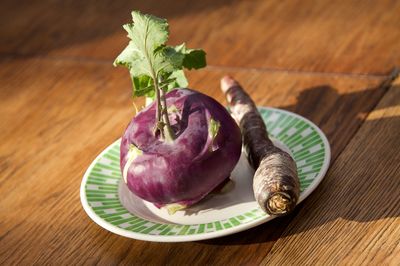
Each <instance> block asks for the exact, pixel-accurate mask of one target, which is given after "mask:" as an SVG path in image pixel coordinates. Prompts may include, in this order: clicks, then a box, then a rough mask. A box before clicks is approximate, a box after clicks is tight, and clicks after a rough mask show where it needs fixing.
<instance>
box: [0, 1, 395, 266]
mask: <svg viewBox="0 0 400 266" xmlns="http://www.w3.org/2000/svg"><path fill="white" fill-rule="evenodd" d="M133 9H139V10H142V11H143V12H147V13H152V14H155V15H157V16H162V17H165V18H167V19H168V20H169V21H170V28H171V38H170V43H172V44H177V43H180V42H182V41H186V43H187V44H188V46H190V47H202V48H204V49H205V50H206V52H207V55H208V57H207V59H208V67H207V68H205V69H203V70H199V71H195V72H190V73H188V76H189V78H190V83H191V87H193V88H196V89H198V90H200V91H202V92H204V93H206V94H209V95H211V96H213V97H215V98H216V99H217V100H218V101H220V102H221V103H224V98H223V95H222V93H221V92H220V90H219V87H218V86H219V79H220V78H221V76H222V75H224V74H231V75H233V76H234V77H236V78H237V79H238V80H239V81H240V82H241V83H242V84H243V85H244V87H245V88H246V89H247V90H248V91H249V93H250V94H251V96H252V97H254V99H255V101H256V103H257V104H258V105H265V106H273V107H279V108H283V109H287V110H291V111H294V112H296V113H299V114H300V115H303V116H305V117H307V118H308V119H310V120H312V121H313V122H315V123H316V124H317V125H318V126H319V127H321V129H322V130H323V131H324V132H325V134H326V135H327V137H328V139H329V142H330V144H331V147H332V161H331V166H330V169H329V171H328V173H327V175H326V177H325V179H324V180H323V182H322V183H321V184H320V186H319V187H318V188H317V189H316V190H315V191H314V192H313V193H312V194H311V196H310V197H309V198H307V200H305V201H304V202H303V203H302V204H300V205H299V206H298V207H297V209H296V211H295V212H294V213H293V214H291V215H290V216H287V217H283V218H279V219H275V220H273V221H271V222H268V223H266V224H263V225H260V226H258V227H256V228H253V229H250V230H248V231H244V232H241V233H237V234H234V235H230V236H227V237H222V238H218V239H212V240H207V241H198V242H187V243H151V242H143V241H138V240H132V239H127V238H124V237H121V236H118V235H115V234H113V233H110V232H108V231H106V230H104V229H102V228H101V227H99V226H98V225H96V224H95V223H94V222H92V220H91V219H90V218H89V217H88V216H87V215H86V213H85V212H84V210H83V208H82V206H81V203H80V198H79V187H80V183H81V180H82V176H83V174H84V172H85V170H86V168H87V167H88V165H89V164H90V163H91V162H92V160H93V159H94V158H95V157H96V155H97V154H99V153H100V152H101V151H102V150H103V149H104V148H105V147H106V146H108V145H109V144H110V143H112V142H113V141H114V140H116V139H117V138H119V137H120V136H121V134H122V133H123V130H124V128H125V126H126V125H127V123H128V121H129V120H130V118H131V116H132V115H133V108H132V100H131V84H130V79H129V77H128V73H127V71H126V70H125V69H122V68H114V67H113V66H112V61H113V59H114V58H115V57H116V55H117V54H118V53H119V52H120V51H121V50H122V49H123V48H124V47H125V45H126V44H127V38H126V34H125V32H124V31H123V29H122V28H121V25H122V24H123V23H126V22H128V21H129V20H130V11H131V10H133ZM399 11H400V1H390V0H383V1H356V0H354V1H353V0H352V1H332V0H321V1H302V0H297V1H261V0H260V1H244V0H242V1H240V0H224V1H213V0H205V1H189V0H185V1H157V0H151V1H126V0H124V1H94V0H86V1H50V0H43V1H37V2H36V1H35V2H32V1H12V0H6V1H3V2H2V6H1V8H0V12H1V13H0V25H1V26H0V33H1V34H0V139H1V141H0V195H1V198H0V264H1V265H10V264H18V265H20V264H23V265H25V264H37V265H44V264H62V265H64V264H67V265H74V264H97V263H98V264H102V265H110V264H112V265H114V264H119V263H121V264H143V265H145V264H151V265H159V264H171V265H175V264H178V265H191V264H194V265H204V264H217V265H237V264H248V265H254V264H270V265H315V264H318V265H329V264H330V265H337V264H351V265H360V264H370V265H377V264H382V265H390V264H391V265H399V264H400V218H399V216H400V174H399V173H400V153H399V150H400V118H399V116H400V79H398V78H397V79H396V77H395V76H396V75H395V74H396V73H395V72H396V71H394V72H393V71H392V69H393V68H394V67H396V66H400V13H399ZM137 103H139V104H142V103H143V101H142V100H137Z"/></svg>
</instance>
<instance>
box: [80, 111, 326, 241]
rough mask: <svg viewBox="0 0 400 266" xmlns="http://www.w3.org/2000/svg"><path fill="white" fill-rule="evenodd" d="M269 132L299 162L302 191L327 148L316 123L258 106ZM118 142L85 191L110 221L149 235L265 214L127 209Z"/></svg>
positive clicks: (195, 230) (214, 227) (232, 223)
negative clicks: (219, 215) (168, 218)
mask: <svg viewBox="0 0 400 266" xmlns="http://www.w3.org/2000/svg"><path fill="white" fill-rule="evenodd" d="M259 110H260V113H261V115H262V117H263V119H264V122H265V124H266V126H267V128H268V132H269V134H270V135H271V136H272V137H274V138H276V139H278V140H279V141H281V142H282V143H284V144H285V145H286V146H287V147H288V148H289V149H290V151H291V153H292V154H293V157H294V159H295V161H296V163H297V167H298V172H299V178H300V185H301V191H304V190H305V189H306V188H307V187H308V186H310V184H311V183H312V182H313V180H314V179H315V178H316V177H317V176H318V174H319V173H320V170H321V167H322V166H323V164H324V160H325V153H326V152H327V150H326V147H325V146H324V142H323V139H322V137H321V136H320V135H319V134H318V132H317V131H316V129H315V127H314V125H312V124H310V123H309V122H307V121H305V120H303V119H301V118H300V117H298V116H295V115H293V114H291V113H289V112H285V111H282V110H279V109H272V108H264V107H262V108H259ZM119 145H120V143H119V142H116V143H114V144H113V146H112V147H111V148H110V149H109V150H108V151H107V152H106V153H105V154H103V156H101V157H100V158H98V160H97V161H96V163H95V166H94V167H93V168H92V170H91V172H90V173H89V175H88V179H87V182H86V185H85V194H86V198H87V201H88V203H89V206H90V207H91V208H92V209H93V211H94V212H95V213H96V214H97V215H98V216H99V217H100V218H101V219H103V220H104V221H106V222H107V223H109V224H111V225H113V226H116V227H118V228H121V229H123V230H126V231H130V232H134V233H140V234H146V235H160V236H163V235H168V236H173V235H176V236H178V235H179V236H181V235H194V234H204V233H210V232H216V231H220V230H224V229H228V228H233V227H236V226H239V225H241V224H245V223H248V222H252V221H254V220H258V219H261V218H264V217H265V215H266V214H265V213H263V212H262V211H261V209H259V208H256V209H254V210H250V211H248V212H245V213H242V214H241V215H238V216H234V217H230V218H228V219H225V220H221V221H216V222H213V223H206V224H191V225H179V224H161V223H155V222H151V221H147V220H145V219H143V218H141V217H138V216H135V215H133V214H131V213H129V212H128V210H127V209H125V207H124V206H122V204H121V203H120V201H119V198H118V184H119V182H120V180H121V172H120V169H119Z"/></svg>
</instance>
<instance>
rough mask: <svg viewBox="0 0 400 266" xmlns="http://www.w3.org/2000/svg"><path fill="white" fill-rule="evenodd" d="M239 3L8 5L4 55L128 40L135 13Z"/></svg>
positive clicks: (3, 20) (0, 18)
mask: <svg viewBox="0 0 400 266" xmlns="http://www.w3.org/2000/svg"><path fill="white" fill-rule="evenodd" d="M238 1H241V0H223V1H214V0H204V1H191V0H180V1H171V0H169V1H158V0H146V1H132V0H121V1H111V0H106V1H95V0H86V1H50V0H44V1H40V4H39V2H38V3H36V4H34V3H32V1H14V0H6V1H3V2H2V8H1V9H0V24H1V25H3V27H2V30H1V33H2V34H1V35H0V42H1V43H2V45H1V46H2V47H1V48H2V49H3V52H13V53H15V52H17V53H18V54H24V55H25V54H26V55H31V54H45V53H48V52H51V51H52V50H53V49H60V48H68V47H70V46H73V45H75V44H84V43H86V42H93V41H95V40H96V39H101V38H105V37H108V36H110V35H113V34H115V33H121V34H123V35H125V33H124V31H123V30H122V25H123V24H125V23H128V22H130V21H131V17H130V12H131V11H132V10H140V11H141V12H143V13H149V14H153V15H156V16H159V17H163V18H166V19H172V18H174V17H180V16H187V15H190V14H196V13H204V11H207V10H215V9H218V8H219V7H221V6H226V5H230V4H233V3H234V2H238ZM206 14H207V13H204V16H206ZM121 36H122V35H121ZM127 42H128V41H127V40H126V43H127ZM93 47H94V46H93ZM4 49H6V50H7V51H4ZM120 49H123V46H121V47H120ZM8 50H10V51H8Z"/></svg>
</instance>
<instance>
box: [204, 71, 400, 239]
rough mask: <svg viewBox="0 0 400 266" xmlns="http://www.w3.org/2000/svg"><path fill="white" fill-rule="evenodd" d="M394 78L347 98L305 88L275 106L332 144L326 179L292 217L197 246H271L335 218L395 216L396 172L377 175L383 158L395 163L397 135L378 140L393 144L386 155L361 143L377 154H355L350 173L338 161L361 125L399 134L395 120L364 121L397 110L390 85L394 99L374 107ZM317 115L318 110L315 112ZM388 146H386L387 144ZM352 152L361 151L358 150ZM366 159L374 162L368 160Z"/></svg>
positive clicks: (399, 121)
mask: <svg viewBox="0 0 400 266" xmlns="http://www.w3.org/2000/svg"><path fill="white" fill-rule="evenodd" d="M394 77H395V75H391V76H389V77H388V78H387V79H386V80H385V81H384V82H382V83H381V84H380V85H379V86H377V87H375V88H370V89H367V90H363V91H357V92H352V93H348V94H339V93H338V91H337V90H336V89H335V88H333V87H331V86H330V85H321V86H316V87H311V88H307V89H305V90H304V91H302V92H301V93H300V95H299V96H298V98H297V102H296V104H294V105H289V106H280V107H279V108H281V109H286V110H289V111H292V112H295V113H298V114H300V115H302V116H304V117H306V118H308V119H310V120H311V121H313V122H314V123H315V124H316V125H318V126H319V127H320V128H321V129H322V131H323V132H324V133H325V134H326V135H327V138H328V140H329V142H330V145H331V150H332V158H331V163H330V168H329V170H328V172H327V174H326V175H325V178H324V179H323V181H322V182H321V183H320V184H319V186H318V187H317V188H316V189H315V191H314V192H313V193H312V194H311V195H310V196H309V197H308V198H307V199H305V200H304V201H303V202H302V203H301V204H299V206H297V207H296V209H295V211H294V212H293V213H292V214H290V215H288V216H284V217H278V218H276V219H274V220H272V221H270V222H267V223H265V224H262V225H260V226H257V227H255V228H252V229H250V230H246V231H243V232H240V233H237V234H233V235H229V236H226V237H222V238H219V239H211V240H205V241H201V242H202V243H204V244H208V245H244V244H254V243H268V242H271V243H272V244H273V243H274V241H276V240H277V239H279V238H284V237H286V236H290V235H296V234H298V233H301V232H306V231H309V230H312V229H314V228H318V227H321V226H323V225H324V224H326V223H330V222H333V221H335V220H338V219H344V220H348V221H355V222H359V223H368V222H371V221H378V220H382V219H385V218H391V217H399V216H400V209H399V208H396V207H395V206H399V205H400V197H399V193H398V192H399V191H400V182H399V180H400V176H399V169H397V171H396V170H395V169H394V168H393V166H392V167H391V169H392V172H389V171H386V172H385V174H382V173H383V172H384V168H383V166H379V164H382V163H383V161H381V160H385V159H386V160H389V161H390V162H392V163H393V162H394V163H398V162H399V161H400V156H399V155H398V149H397V148H395V147H396V145H397V147H398V145H399V141H398V134H397V136H396V133H395V132H393V134H392V136H388V135H389V134H385V138H386V139H384V140H382V141H388V142H389V143H394V148H393V149H392V151H390V154H387V150H385V149H379V143H378V144H377V143H376V141H375V142H372V143H369V142H368V141H366V143H365V145H372V146H370V147H369V148H368V150H371V149H372V148H373V151H374V153H376V154H369V153H368V152H365V153H360V152H357V150H354V152H353V153H354V154H357V158H354V160H357V162H354V161H353V162H352V163H353V164H356V165H357V166H358V168H359V169H357V171H354V172H353V171H350V170H351V169H349V166H348V163H349V162H348V160H345V159H343V158H341V159H340V160H337V159H338V157H339V155H341V153H342V151H343V150H344V148H346V147H352V146H351V145H350V146H347V145H348V144H349V143H350V142H351V140H352V139H353V137H354V136H355V135H356V133H357V131H358V130H359V129H360V127H361V126H363V127H364V126H367V127H368V128H372V129H374V128H382V123H385V124H388V123H390V124H395V125H396V126H397V129H398V130H397V132H399V131H400V117H399V116H394V117H393V116H392V117H383V118H379V119H374V118H372V119H369V120H365V118H366V115H367V114H369V113H370V112H371V111H372V110H373V111H374V112H382V111H383V110H384V109H386V108H391V107H394V106H398V105H399V102H397V103H396V99H397V101H398V99H399V98H400V86H399V85H394V86H392V88H391V90H395V94H396V95H397V97H395V99H392V100H391V101H386V104H385V105H382V104H381V105H380V107H379V108H376V106H377V105H378V103H379V101H380V100H381V99H382V97H383V96H384V94H385V93H386V92H387V91H388V89H389V87H390V85H391V82H392V81H393V80H394ZM316 110H321V111H319V112H316ZM396 143H397V144H396ZM387 147H388V145H386V148H387ZM352 148H353V147H352ZM357 148H359V149H363V147H357ZM396 150H397V151H396ZM347 152H348V150H347ZM370 156H372V157H373V158H374V159H371V158H370ZM371 160H377V161H375V162H372V163H374V164H376V167H371ZM336 162H338V163H340V164H341V165H339V164H338V163H336ZM335 163H336V164H335ZM362 168H364V169H362ZM374 168H377V169H378V170H377V169H374ZM397 168H398V167H397ZM343 169H346V170H345V172H348V173H349V174H348V175H347V176H342V173H343ZM339 173H340V174H339ZM377 174H378V175H377ZM367 199H368V200H367ZM310 217H311V218H310ZM304 221H308V222H304ZM310 221H311V222H310Z"/></svg>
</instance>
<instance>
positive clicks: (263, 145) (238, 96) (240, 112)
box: [221, 77, 300, 215]
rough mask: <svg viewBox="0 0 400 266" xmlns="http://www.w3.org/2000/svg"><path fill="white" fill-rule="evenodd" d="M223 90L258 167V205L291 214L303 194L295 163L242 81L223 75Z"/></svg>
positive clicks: (256, 177) (249, 153)
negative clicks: (279, 144)
mask: <svg viewBox="0 0 400 266" xmlns="http://www.w3.org/2000/svg"><path fill="white" fill-rule="evenodd" d="M221 89H222V91H223V92H224V93H225V95H226V98H227V100H228V103H229V105H230V108H231V111H232V114H233V116H234V118H235V119H236V121H237V123H238V124H239V125H240V128H241V131H242V134H243V144H244V147H245V149H246V152H247V156H248V159H249V162H250V164H251V165H252V166H253V167H254V169H256V172H255V174H254V179H253V190H254V196H255V198H256V200H257V202H258V204H259V205H260V207H261V208H262V209H263V210H264V211H265V212H266V213H268V214H271V215H283V214H287V213H289V212H290V211H292V210H293V209H294V207H295V206H296V203H297V201H298V198H299V194H300V184H299V178H298V176H297V167H296V163H295V162H294V160H293V159H292V158H291V156H290V155H289V154H288V153H286V152H284V151H282V150H281V149H279V148H278V147H275V146H274V144H273V143H272V141H271V140H270V139H269V138H268V133H267V129H266V126H265V124H264V121H263V119H262V117H261V115H260V113H259V112H258V110H257V107H256V106H255V104H254V102H253V101H252V100H251V98H250V96H249V95H248V94H247V93H246V92H245V91H244V90H243V89H242V87H241V86H240V85H239V83H237V82H236V81H235V80H233V79H232V78H230V77H224V78H223V79H222V80H221Z"/></svg>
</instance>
